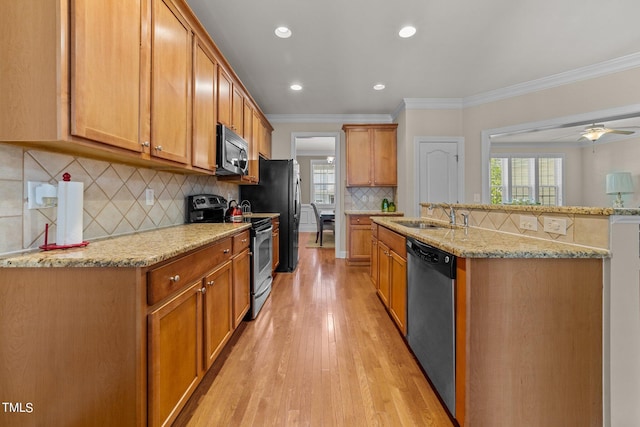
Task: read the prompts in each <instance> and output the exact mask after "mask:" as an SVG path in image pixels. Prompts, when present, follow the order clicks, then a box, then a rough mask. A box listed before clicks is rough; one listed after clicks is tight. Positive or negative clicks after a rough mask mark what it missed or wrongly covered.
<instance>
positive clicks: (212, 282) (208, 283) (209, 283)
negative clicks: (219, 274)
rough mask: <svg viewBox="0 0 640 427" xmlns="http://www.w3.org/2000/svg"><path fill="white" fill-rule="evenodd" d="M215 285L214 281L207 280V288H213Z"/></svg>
mask: <svg viewBox="0 0 640 427" xmlns="http://www.w3.org/2000/svg"><path fill="white" fill-rule="evenodd" d="M215 283H216V281H215V280H209V281H208V282H207V285H209V286H213V285H214V284H215Z"/></svg>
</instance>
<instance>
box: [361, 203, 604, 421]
mask: <svg viewBox="0 0 640 427" xmlns="http://www.w3.org/2000/svg"><path fill="white" fill-rule="evenodd" d="M453 206H454V207H455V211H456V219H457V220H458V221H456V222H457V223H458V224H462V223H463V221H462V217H460V216H458V215H459V213H464V214H465V215H467V214H470V216H469V218H470V220H471V221H470V223H471V224H472V225H471V226H469V227H463V226H460V225H451V224H450V223H449V221H450V217H448V216H447V215H446V212H445V210H444V209H440V208H441V206H439V205H437V206H431V205H424V206H423V207H424V210H423V216H422V217H420V218H388V217H373V218H372V220H373V221H374V223H375V224H377V225H378V226H379V229H380V230H383V229H385V230H388V232H389V233H393V234H394V235H397V236H402V237H404V238H406V237H412V238H414V239H416V240H418V241H420V242H423V243H426V244H429V245H431V246H434V247H437V248H439V249H442V250H444V251H446V252H448V253H450V254H453V255H455V256H456V257H457V268H456V279H455V281H454V313H455V409H454V411H453V412H455V418H456V420H457V422H458V423H459V424H460V425H461V426H471V427H473V426H486V425H491V426H511V425H522V426H543V425H545V426H546V425H576V426H578V425H579V426H602V425H603V381H602V378H603V360H602V358H603V352H602V349H603V344H602V341H603V333H602V325H603V281H604V275H603V272H604V266H605V262H606V261H607V260H608V258H609V257H610V251H609V249H608V248H607V247H597V246H587V245H583V244H576V243H575V242H570V241H568V240H569V239H568V238H565V239H563V241H558V239H553V238H549V239H544V238H541V237H537V236H536V237H529V236H528V235H523V234H522V233H519V234H518V233H508V232H504V231H499V230H496V229H490V228H489V227H487V228H484V227H481V226H479V223H478V218H481V219H482V220H483V221H484V220H487V218H488V214H487V213H486V212H481V213H479V212H476V213H475V214H472V212H473V211H472V209H471V206H468V205H465V206H464V207H462V206H461V205H453ZM474 208H478V206H474ZM429 210H431V212H429V213H431V214H432V215H428V211H429ZM441 212H442V214H441ZM494 213H495V212H494ZM600 213H601V212H596V214H600ZM553 214H554V215H557V214H558V212H554V213H553ZM560 214H561V215H566V214H567V212H566V211H565V212H562V213H560ZM499 215H500V217H499V220H495V218H494V219H492V220H487V223H490V224H500V225H503V224H505V223H507V222H508V221H509V218H508V217H509V213H506V212H505V209H504V207H503V208H502V210H501V211H500V212H499ZM516 215H519V213H516ZM545 215H550V213H549V212H547V213H545ZM578 215H580V216H581V217H582V216H589V215H592V214H591V213H588V212H587V213H585V212H580V213H579V214H578ZM593 219H594V218H581V220H584V221H587V222H588V221H590V220H593ZM407 221H410V222H414V223H417V222H428V223H431V224H434V225H437V227H429V228H424V229H422V228H415V227H413V226H406V224H407ZM403 222H404V224H405V225H403ZM483 224H485V223H483ZM571 225H575V222H572V223H571ZM506 226H509V225H508V224H507V225H506ZM567 234H568V233H567ZM578 234H579V233H576V235H572V236H570V237H571V239H578V240H579V239H580V238H581V237H580V236H578ZM379 235H380V233H379ZM552 237H553V236H552ZM555 237H557V236H555ZM607 243H608V242H607ZM393 285H394V283H392V284H391V286H392V291H391V295H392V296H393ZM396 293H397V294H398V295H402V292H400V291H396ZM392 302H393V299H392ZM391 305H392V304H391V303H390V306H391ZM396 305H397V303H396ZM395 312H396V313H397V312H398V310H395ZM392 317H394V319H395V317H396V316H393V315H392ZM407 326H408V328H409V333H411V324H408V325H407Z"/></svg>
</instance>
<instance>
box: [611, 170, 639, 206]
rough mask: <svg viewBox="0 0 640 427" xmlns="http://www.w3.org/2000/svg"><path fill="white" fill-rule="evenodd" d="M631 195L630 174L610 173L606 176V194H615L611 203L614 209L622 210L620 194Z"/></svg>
mask: <svg viewBox="0 0 640 427" xmlns="http://www.w3.org/2000/svg"><path fill="white" fill-rule="evenodd" d="M629 193H633V179H632V178H631V172H612V173H608V174H607V194H617V195H618V197H617V198H616V199H615V200H614V201H613V207H614V208H623V207H624V202H623V201H622V194H629Z"/></svg>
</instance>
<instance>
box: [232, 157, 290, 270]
mask: <svg viewBox="0 0 640 427" xmlns="http://www.w3.org/2000/svg"><path fill="white" fill-rule="evenodd" d="M240 200H248V201H249V203H251V211H252V212H255V213H260V212H270V213H276V212H277V213H279V214H280V264H279V265H278V267H277V268H276V271H281V272H292V271H294V270H295V269H296V267H297V265H298V231H299V228H300V209H301V204H300V170H299V167H298V162H296V161H295V160H265V159H263V158H262V157H260V183H259V184H257V185H243V186H240Z"/></svg>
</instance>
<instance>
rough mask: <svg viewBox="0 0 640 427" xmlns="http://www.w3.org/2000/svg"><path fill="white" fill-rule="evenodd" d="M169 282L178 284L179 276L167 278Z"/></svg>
mask: <svg viewBox="0 0 640 427" xmlns="http://www.w3.org/2000/svg"><path fill="white" fill-rule="evenodd" d="M169 280H170V281H172V282H179V281H180V275H178V274H176V275H175V276H171V277H169Z"/></svg>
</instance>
